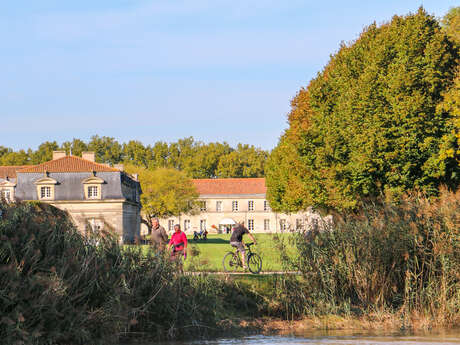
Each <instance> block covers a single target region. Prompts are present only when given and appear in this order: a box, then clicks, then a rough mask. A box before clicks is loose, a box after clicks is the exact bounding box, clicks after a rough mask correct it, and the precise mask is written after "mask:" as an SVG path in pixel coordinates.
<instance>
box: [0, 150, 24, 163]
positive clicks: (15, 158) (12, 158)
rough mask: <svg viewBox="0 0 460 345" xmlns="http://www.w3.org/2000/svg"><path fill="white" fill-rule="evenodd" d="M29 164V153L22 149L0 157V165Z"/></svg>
mask: <svg viewBox="0 0 460 345" xmlns="http://www.w3.org/2000/svg"><path fill="white" fill-rule="evenodd" d="M27 164H30V158H29V155H28V154H27V153H26V152H25V151H24V150H19V151H17V152H8V153H6V154H4V155H3V156H1V157H0V165H27Z"/></svg>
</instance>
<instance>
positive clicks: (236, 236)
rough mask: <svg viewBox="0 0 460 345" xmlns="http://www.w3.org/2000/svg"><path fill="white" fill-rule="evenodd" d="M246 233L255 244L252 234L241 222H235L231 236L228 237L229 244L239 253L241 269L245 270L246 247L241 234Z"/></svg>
mask: <svg viewBox="0 0 460 345" xmlns="http://www.w3.org/2000/svg"><path fill="white" fill-rule="evenodd" d="M245 234H248V236H249V237H250V238H251V240H252V241H253V242H254V244H256V239H255V238H254V236H252V234H251V233H250V232H249V230H248V229H246V228H245V227H244V225H243V223H240V224H237V225H235V226H234V227H233V228H232V236H231V237H230V245H231V246H232V247H235V248H236V249H237V251H238V252H240V253H241V262H242V263H243V269H244V270H247V269H248V267H247V265H246V257H245V256H246V255H245V254H246V249H245V248H244V242H243V235H245Z"/></svg>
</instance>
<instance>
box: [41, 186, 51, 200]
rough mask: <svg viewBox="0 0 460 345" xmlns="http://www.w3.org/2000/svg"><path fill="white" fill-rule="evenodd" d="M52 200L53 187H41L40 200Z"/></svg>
mask: <svg viewBox="0 0 460 345" xmlns="http://www.w3.org/2000/svg"><path fill="white" fill-rule="evenodd" d="M50 198H51V187H50V186H42V187H40V199H50Z"/></svg>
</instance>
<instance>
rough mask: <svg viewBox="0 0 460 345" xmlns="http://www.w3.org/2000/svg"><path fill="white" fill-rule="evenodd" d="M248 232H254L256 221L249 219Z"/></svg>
mask: <svg viewBox="0 0 460 345" xmlns="http://www.w3.org/2000/svg"><path fill="white" fill-rule="evenodd" d="M248 230H249V231H254V219H248Z"/></svg>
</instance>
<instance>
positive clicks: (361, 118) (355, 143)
mask: <svg viewBox="0 0 460 345" xmlns="http://www.w3.org/2000/svg"><path fill="white" fill-rule="evenodd" d="M457 65H458V50H457V49H456V48H455V46H454V44H453V42H452V41H451V39H450V38H449V37H448V36H447V35H446V34H445V32H443V31H442V30H441V27H440V25H439V23H438V22H437V21H436V19H435V18H433V17H432V16H430V15H428V14H427V13H426V12H425V11H424V10H423V9H420V10H419V11H418V12H417V13H415V14H410V15H407V16H394V17H393V19H392V20H391V22H389V23H386V24H383V25H381V26H377V25H375V24H373V25H370V26H369V27H368V28H366V29H365V30H364V31H363V33H362V34H361V35H360V37H359V38H358V39H357V40H356V41H354V42H352V43H351V44H348V45H345V44H343V45H342V46H341V47H340V50H339V51H338V52H337V54H335V55H333V56H332V57H331V59H330V61H329V63H328V64H327V66H326V67H325V68H324V70H323V71H322V72H321V73H319V74H318V76H317V77H316V78H315V79H313V80H312V81H311V82H310V84H309V85H308V87H307V88H306V89H303V90H301V92H299V94H298V95H297V97H296V98H295V99H294V101H293V104H292V106H293V108H292V111H291V114H290V116H289V125H290V126H289V128H288V130H287V131H286V133H285V134H284V136H283V137H282V138H281V140H280V143H279V145H278V146H277V147H276V148H275V150H274V151H273V153H272V155H271V157H270V160H269V162H268V164H267V184H268V197H269V200H270V202H271V205H272V207H275V209H276V208H278V209H280V210H293V209H299V208H303V207H306V206H308V205H321V206H326V207H333V208H338V209H343V208H353V207H356V206H357V204H358V200H360V199H361V198H365V197H369V196H375V195H378V194H381V193H385V194H387V195H389V196H398V195H400V194H401V193H403V192H405V191H407V190H410V189H413V188H418V189H422V190H425V191H427V192H429V193H435V192H436V190H437V189H438V187H439V185H440V184H441V183H442V184H447V185H448V186H449V187H456V186H458V183H459V177H460V175H459V168H458V164H457V162H456V161H455V158H454V157H452V156H447V155H445V156H443V157H441V156H440V150H441V146H442V145H443V137H444V136H445V135H446V134H448V133H449V132H450V131H451V128H450V123H451V121H452V120H451V119H452V114H451V113H450V112H449V111H447V110H445V109H443V108H441V107H439V105H440V104H441V103H442V102H443V99H444V96H445V93H446V92H448V90H450V88H451V87H452V85H453V80H454V78H455V70H456V66H457Z"/></svg>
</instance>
